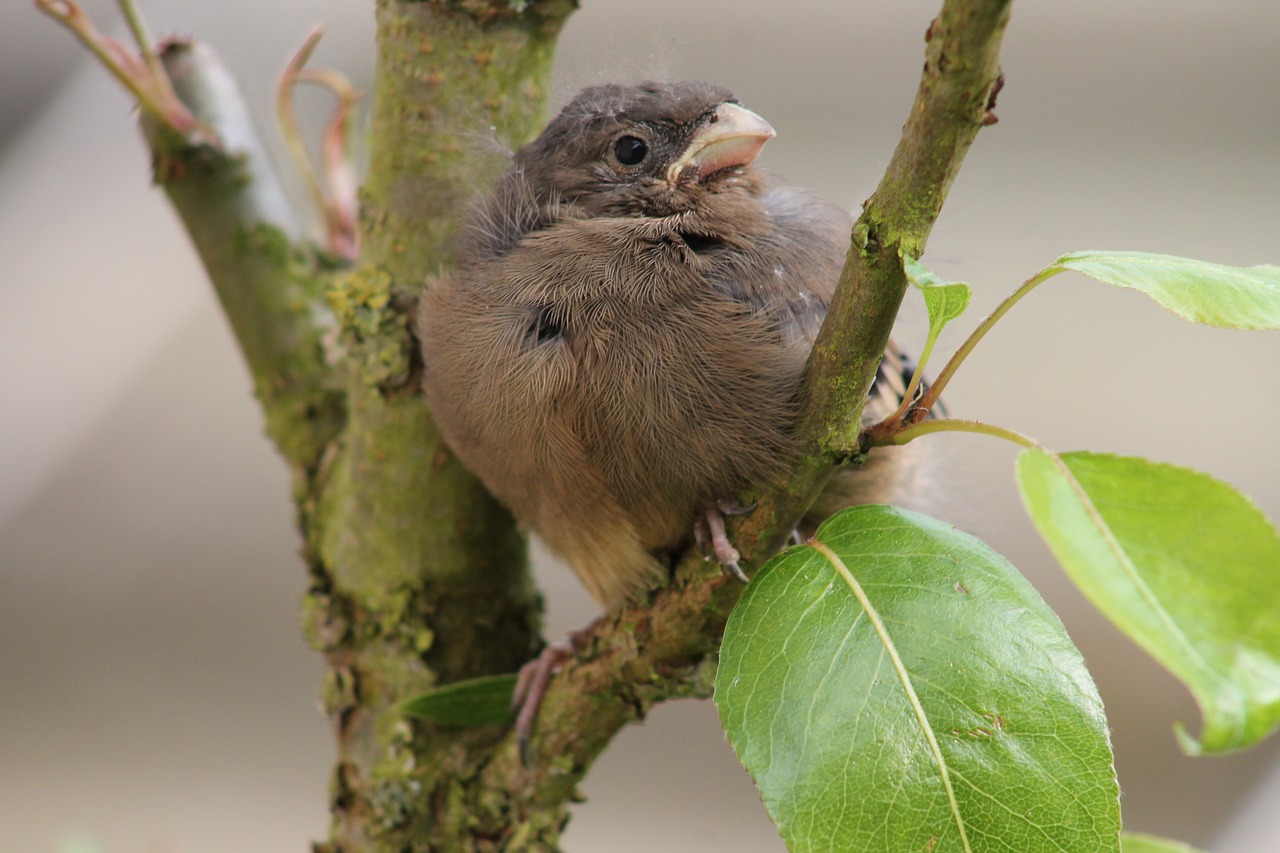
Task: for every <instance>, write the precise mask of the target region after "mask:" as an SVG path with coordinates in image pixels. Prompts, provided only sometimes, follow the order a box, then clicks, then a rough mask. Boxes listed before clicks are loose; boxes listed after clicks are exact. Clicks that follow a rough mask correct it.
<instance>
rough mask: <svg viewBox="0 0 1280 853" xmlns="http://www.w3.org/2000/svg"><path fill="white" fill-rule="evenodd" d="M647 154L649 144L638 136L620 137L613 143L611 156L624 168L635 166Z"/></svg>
mask: <svg viewBox="0 0 1280 853" xmlns="http://www.w3.org/2000/svg"><path fill="white" fill-rule="evenodd" d="M648 153H649V143H647V142H645V141H644V140H643V139H641V138H640V137H638V136H620V137H618V141H617V142H615V143H613V156H615V157H617V158H618V162H619V163H621V164H622V165H624V166H635V165H636V164H638V163H639V162H640V161H642V160H644V158H645V155H646V154H648Z"/></svg>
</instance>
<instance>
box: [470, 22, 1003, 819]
mask: <svg viewBox="0 0 1280 853" xmlns="http://www.w3.org/2000/svg"><path fill="white" fill-rule="evenodd" d="M1010 2H1011V0H946V2H945V3H944V4H943V8H942V12H941V14H940V15H939V17H938V19H937V20H936V21H934V23H933V25H932V26H931V27H930V30H929V38H928V49H927V57H926V64H925V69H924V73H923V76H922V79H921V82H920V88H919V90H918V92H917V94H916V100H915V103H914V105H913V106H912V110H911V115H910V117H909V118H908V120H907V124H906V126H905V128H904V129H903V134H902V139H901V141H900V142H899V145H898V148H897V150H896V151H895V152H894V155H893V159H892V160H891V162H890V164H889V167H888V169H887V170H886V172H885V176H884V178H883V180H882V181H881V183H880V187H879V188H878V189H877V190H876V193H875V194H874V195H873V196H872V197H871V199H870V200H869V201H868V202H867V204H866V206H865V207H864V210H863V213H862V216H861V217H860V218H859V220H858V222H857V224H856V226H855V228H854V233H853V237H854V245H853V247H852V248H851V250H850V252H849V256H848V259H847V260H846V263H845V268H844V271H843V274H842V276H841V281H840V285H839V289H838V291H837V293H836V298H835V300H834V301H833V303H832V306H831V310H830V312H829V314H828V316H827V320H826V322H825V324H824V326H823V329H822V333H821V335H820V336H819V339H818V343H817V346H816V347H815V349H814V353H813V355H812V356H811V358H810V362H809V369H808V379H807V390H808V397H807V415H806V426H807V430H806V432H807V435H808V436H809V445H810V447H811V452H810V454H809V457H808V458H807V459H806V460H805V462H804V464H803V465H802V466H801V467H800V468H799V469H798V470H797V471H796V472H795V474H794V475H793V476H792V477H791V478H790V479H789V480H788V481H787V482H785V483H784V484H782V485H781V486H779V488H778V490H777V491H775V492H774V493H771V494H768V495H765V496H763V497H762V498H761V499H760V501H759V507H758V509H757V510H756V512H755V513H754V514H753V515H752V516H750V517H749V518H748V519H747V520H746V521H745V522H744V523H743V524H742V525H740V526H739V528H738V529H737V531H736V541H737V545H738V547H739V549H740V550H742V551H743V553H744V555H745V556H746V557H747V558H748V560H749V561H750V562H753V563H758V562H759V561H760V560H762V559H763V558H765V557H766V556H768V555H769V554H770V553H772V552H773V551H774V550H775V549H776V548H777V547H778V545H779V544H780V543H781V542H782V541H783V539H784V537H785V536H786V535H787V533H789V532H790V530H791V529H792V528H793V527H794V525H795V523H796V521H797V520H798V519H799V518H800V516H801V515H802V514H803V513H804V511H805V510H806V509H807V507H808V506H809V504H810V503H811V502H812V499H813V497H814V496H815V495H816V494H817V493H818V491H820V490H821V488H822V485H823V484H824V483H825V482H826V480H827V479H828V478H829V476H830V475H831V473H832V471H833V470H834V468H835V467H836V465H837V464H838V463H839V462H840V461H841V460H840V459H839V458H838V457H839V451H840V449H842V448H844V447H847V446H851V445H849V444H847V443H846V439H847V437H848V436H850V435H853V436H856V435H857V431H858V428H859V423H860V417H861V412H862V406H863V403H864V401H865V400H866V395H867V390H868V388H870V385H871V382H872V380H873V378H874V376H875V371H876V367H877V365H878V364H879V361H880V357H881V354H882V353H883V352H884V346H885V343H886V342H887V341H888V337H889V332H890V330H891V328H892V325H893V320H894V317H895V315H896V314H897V309H898V305H899V303H900V302H901V299H902V295H903V292H904V290H905V288H906V281H905V279H904V277H903V274H902V267H901V263H900V261H899V252H900V251H901V252H908V253H911V254H917V253H918V252H919V251H920V250H921V248H922V247H923V246H924V243H925V240H926V238H927V237H928V235H929V231H930V230H931V228H932V227H933V223H934V221H935V220H936V219H937V216H938V213H939V211H940V210H941V207H942V202H943V200H944V198H945V197H946V193H947V190H948V189H949V188H950V186H951V183H952V181H953V180H954V178H955V175H956V173H957V172H958V171H959V168H960V163H961V161H962V160H963V159H964V155H965V152H966V151H967V150H968V148H969V145H970V143H971V142H972V141H973V139H974V137H975V136H976V135H977V132H978V130H979V129H980V128H981V127H982V126H984V125H985V124H990V123H991V119H990V118H989V109H990V107H991V106H992V104H991V98H992V93H993V91H994V90H995V89H996V86H997V80H998V78H999V66H998V55H999V49H1000V42H1001V38H1002V36H1003V33H1004V27H1005V24H1006V22H1007V20H1008V15H1009V6H1010ZM741 589H742V588H741V586H740V585H739V584H738V583H737V582H736V581H733V580H731V579H728V578H727V577H725V576H723V575H722V574H721V573H720V572H719V571H718V569H716V568H708V567H707V566H706V565H704V564H703V563H702V561H701V559H699V558H697V557H692V556H690V557H686V559H685V561H684V563H683V564H682V566H681V569H680V571H679V572H678V573H677V578H676V580H675V582H674V583H672V584H671V585H670V586H669V587H667V588H664V589H662V590H660V591H658V592H656V593H654V594H653V595H652V596H651V598H650V599H649V600H648V601H646V602H644V603H642V604H640V605H637V606H634V607H628V608H625V609H623V610H621V611H619V612H616V613H614V614H611V616H610V617H609V618H607V619H605V620H603V621H601V622H600V623H599V624H598V625H597V626H596V628H595V630H594V631H593V639H592V640H590V641H589V642H588V643H587V650H586V652H585V653H584V654H582V655H581V656H580V657H579V659H578V660H577V661H576V662H575V663H573V664H570V665H569V666H568V667H567V668H566V670H565V671H564V672H563V673H562V674H561V675H560V676H559V677H558V678H556V679H555V680H554V681H553V682H552V685H551V688H550V690H549V691H548V694H547V697H546V700H545V702H544V704H543V711H542V716H541V718H540V722H539V726H538V731H539V735H538V738H537V740H536V741H535V747H536V750H537V753H538V755H539V756H541V757H542V759H541V760H542V762H543V766H541V767H539V768H537V769H535V770H533V771H530V772H529V773H523V774H522V773H520V772H518V760H517V758H516V757H515V750H514V745H512V744H508V746H507V748H506V750H505V752H503V753H501V754H500V757H499V759H498V761H496V762H495V764H494V765H493V767H491V768H490V771H491V778H492V781H493V784H495V785H499V786H503V787H506V788H507V789H510V790H513V792H514V794H515V795H516V796H517V797H518V798H520V799H521V800H523V801H524V802H527V803H529V804H538V803H540V802H542V801H543V800H544V798H547V797H556V796H560V795H562V793H563V791H564V789H565V788H566V786H571V785H572V784H573V783H574V782H576V781H577V779H578V778H580V776H581V774H582V773H584V772H585V769H586V768H587V767H588V766H589V765H590V763H591V761H592V760H593V759H594V758H595V756H596V755H597V754H598V753H599V752H600V750H601V749H603V747H604V745H605V744H607V743H608V741H609V739H610V738H611V737H612V736H613V734H614V733H615V732H616V731H617V729H618V728H620V727H621V726H622V725H624V724H625V723H626V722H628V721H630V720H632V719H635V718H636V717H637V716H639V715H641V714H642V713H643V712H644V711H645V710H646V709H647V708H648V707H649V706H650V705H652V704H653V703H654V702H657V701H661V700H663V699H666V698H670V697H673V696H683V695H707V694H708V693H709V692H710V678H711V672H713V671H714V667H713V665H712V664H711V661H713V660H714V658H713V655H714V653H715V651H716V650H717V649H718V647H719V642H720V636H721V634H722V633H723V630H724V624H725V621H726V620H727V618H728V614H729V611H730V610H731V609H732V607H733V605H734V603H735V602H736V601H737V598H738V596H739V595H740V594H741Z"/></svg>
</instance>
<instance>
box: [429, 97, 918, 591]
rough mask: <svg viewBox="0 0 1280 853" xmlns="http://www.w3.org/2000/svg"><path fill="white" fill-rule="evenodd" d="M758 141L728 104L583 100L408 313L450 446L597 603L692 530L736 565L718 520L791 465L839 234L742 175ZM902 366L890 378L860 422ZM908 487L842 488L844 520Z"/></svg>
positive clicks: (474, 215) (798, 193)
mask: <svg viewBox="0 0 1280 853" xmlns="http://www.w3.org/2000/svg"><path fill="white" fill-rule="evenodd" d="M773 136H774V130H773V128H772V127H770V126H769V124H768V123H767V122H766V121H765V120H764V119H762V118H760V117H759V116H758V115H756V114H755V113H753V112H751V111H750V110H747V109H746V108H744V107H743V106H741V105H740V104H739V103H738V101H737V100H736V99H735V98H734V96H733V95H732V93H730V92H729V91H728V90H726V89H724V88H721V87H719V86H714V85H710V84H706V83H693V82H686V83H642V84H640V85H635V86H622V85H607V86H596V87H592V88H589V89H586V90H585V91H583V92H582V93H581V94H579V95H578V96H577V97H576V98H574V99H573V100H572V101H571V102H570V103H569V104H568V105H567V106H566V107H565V108H564V109H563V111H561V113H560V114H559V115H558V116H557V117H556V118H555V119H554V120H553V121H552V122H551V123H550V124H549V125H548V126H547V128H546V130H545V131H544V132H543V133H542V135H541V136H540V137H539V138H538V139H537V140H535V141H534V142H532V143H530V144H529V145H526V146H525V147H524V148H522V149H520V151H519V152H517V153H516V155H515V162H514V164H513V165H512V166H511V168H510V170H509V171H507V173H506V174H505V175H504V176H503V177H502V178H501V180H500V181H499V183H498V185H497V187H496V188H495V189H494V190H493V191H492V192H491V193H490V194H489V196H488V197H487V198H486V199H485V200H484V201H483V202H482V203H480V204H479V205H478V207H476V208H475V209H474V210H473V211H472V212H471V214H470V216H469V218H468V219H467V220H466V223H465V227H464V230H463V234H462V237H461V242H460V246H459V248H458V252H457V264H456V266H455V268H454V269H453V270H452V271H450V272H448V273H446V274H443V275H441V276H440V277H438V278H437V279H435V280H434V281H432V282H430V283H429V285H428V287H427V290H426V293H425V296H424V298H423V299H422V303H421V308H420V313H419V326H418V330H419V334H420V337H421V339H422V347H423V358H424V362H425V388H426V393H427V397H428V400H429V403H430V406H431V410H432V412H433V413H434V415H435V417H436V419H437V421H438V422H439V425H440V428H441V430H442V431H443V433H444V436H445V438H446V439H447V440H448V442H449V444H450V445H451V446H452V447H453V449H454V450H455V451H456V452H457V454H458V456H459V457H461V459H462V460H463V462H464V463H465V464H466V465H467V466H468V467H469V468H470V469H471V470H472V471H474V472H475V473H476V474H477V475H478V476H479V477H480V479H481V480H482V481H483V482H484V483H485V485H486V486H487V487H488V488H489V490H490V491H492V492H493V494H494V495H496V496H497V497H498V499H499V500H501V501H502V502H503V503H505V504H506V505H507V507H509V508H510V510H511V511H512V512H513V513H514V514H515V516H516V518H517V519H519V520H520V521H521V522H522V523H523V524H524V525H526V526H528V527H529V528H532V529H533V530H534V531H536V532H537V533H538V534H539V535H540V536H541V537H542V538H543V539H544V540H545V541H546V543H547V545H548V546H550V548H551V549H552V550H553V551H555V552H556V553H557V554H559V555H560V556H561V557H563V558H564V560H565V561H566V562H567V563H568V564H569V566H570V567H571V568H572V569H573V570H574V572H576V573H577V575H578V577H579V578H580V579H581V580H582V582H583V583H584V584H585V585H586V587H587V589H588V590H589V591H590V592H591V594H592V596H594V597H595V599H596V601H597V602H599V603H600V605H601V606H602V607H610V606H613V605H616V604H618V603H619V602H621V601H622V600H624V599H625V598H626V597H627V596H628V594H630V593H633V592H635V591H637V590H639V589H642V588H644V587H645V586H646V585H647V584H651V583H654V582H655V581H656V580H658V579H660V578H662V577H663V574H664V569H663V567H664V559H663V558H664V556H665V555H667V554H670V553H673V552H676V551H679V550H680V549H682V548H684V547H685V546H687V544H688V543H689V542H690V541H691V539H692V534H693V533H694V531H695V528H701V529H702V530H703V531H705V532H709V533H710V534H711V538H712V539H713V540H714V541H715V545H716V553H717V555H718V556H719V557H720V558H721V560H722V561H723V562H725V563H732V561H733V560H734V559H736V554H735V553H734V552H733V550H732V547H731V546H730V545H729V544H728V542H727V540H725V539H724V535H723V517H722V515H721V510H722V509H726V508H729V507H732V506H733V505H734V503H735V502H736V499H737V498H738V496H740V495H741V494H743V493H744V491H748V490H751V489H753V488H758V487H762V486H767V485H768V484H769V483H770V482H771V481H773V480H775V479H776V478H777V477H779V476H781V475H783V474H784V473H785V472H786V471H787V469H788V466H789V465H790V464H791V462H792V460H793V459H794V458H795V456H796V453H797V451H798V448H797V446H796V439H795V432H796V430H795V427H796V419H797V414H798V392H797V389H798V386H799V382H800V377H801V373H802V371H803V368H804V364H805V360H806V358H807V357H808V354H809V350H810V348H811V347H812V345H813V340H814V337H815V336H816V335H817V332H818V327H819V325H820V324H821V322H822V318H823V316H824V314H825V313H826V309H827V304H828V301H829V300H830V297H831V294H832V289H833V288H834V286H835V283H836V280H837V278H838V276H839V272H840V267H841V265H842V264H843V262H844V256H845V252H846V251H847V249H848V246H849V235H850V228H851V226H852V223H853V220H852V217H851V216H850V214H849V213H848V212H846V211H844V210H841V209H839V208H837V207H833V206H831V205H828V204H825V203H823V202H821V201H819V200H818V199H817V198H815V197H814V196H813V195H812V194H811V193H809V192H808V191H806V190H802V189H797V188H795V187H790V186H787V185H785V184H783V183H781V182H780V181H779V180H777V179H776V178H774V177H773V176H771V175H769V174H767V173H766V172H763V171H761V170H760V169H758V168H756V167H755V166H753V163H754V161H755V159H756V155H757V154H758V153H759V152H760V149H761V147H762V146H763V145H764V144H765V142H766V141H767V140H768V139H770V138H772V137H773ZM908 369H909V368H908V367H907V366H906V364H905V360H903V359H901V358H900V357H899V356H897V355H896V352H895V353H894V354H893V356H892V360H889V359H887V360H886V363H885V364H883V365H882V366H881V371H880V377H879V379H878V382H877V386H878V387H877V388H876V389H873V396H872V401H871V402H872V404H873V405H869V406H868V411H869V415H870V416H872V417H876V418H877V419H878V418H879V417H883V416H884V415H885V414H887V413H888V412H889V411H892V408H889V409H888V410H887V411H886V406H887V405H891V406H894V407H896V405H897V403H898V399H899V398H898V397H897V396H895V394H894V393H893V392H892V390H891V388H896V389H897V394H898V395H900V394H901V391H902V387H903V384H904V383H903V379H902V377H903V373H904V371H906V370H908ZM907 375H909V374H907ZM877 452H879V451H877ZM890 455H892V454H890ZM873 460H874V457H873ZM869 467H875V468H876V469H877V470H876V471H874V473H873V472H871V471H869V470H867V469H868V468H869ZM903 467H904V466H901V465H893V464H887V465H886V464H883V463H881V464H877V465H874V466H863V469H862V470H860V471H856V472H852V474H853V479H849V478H841V479H845V481H846V482H845V483H844V484H843V485H842V487H841V489H842V492H843V493H844V494H843V496H842V498H841V502H845V503H847V502H868V501H874V500H881V499H883V498H884V497H885V496H886V495H887V494H888V493H889V492H891V491H892V488H893V486H894V485H895V483H896V482H897V481H898V480H899V479H900V477H899V472H900V471H901V470H902V469H903ZM733 568H734V569H736V564H735V565H733Z"/></svg>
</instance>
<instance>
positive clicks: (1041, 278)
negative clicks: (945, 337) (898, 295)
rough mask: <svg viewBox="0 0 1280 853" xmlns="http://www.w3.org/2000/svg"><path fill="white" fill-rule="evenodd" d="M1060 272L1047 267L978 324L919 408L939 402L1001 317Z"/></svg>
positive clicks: (1052, 267)
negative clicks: (974, 349) (958, 370)
mask: <svg viewBox="0 0 1280 853" xmlns="http://www.w3.org/2000/svg"><path fill="white" fill-rule="evenodd" d="M1060 272H1062V268H1061V267H1058V266H1051V267H1046V268H1045V269H1042V270H1041V271H1040V272H1038V273H1036V274H1035V275H1034V276H1032V277H1031V278H1029V279H1027V280H1026V281H1025V282H1023V284H1022V286H1021V287H1019V288H1018V289H1017V290H1015V291H1014V292H1013V293H1011V294H1009V296H1007V297H1006V298H1005V300H1004V301H1003V302H1001V303H1000V304H999V305H998V306H997V307H996V310H994V311H992V312H991V313H990V314H989V315H988V316H987V318H986V319H985V320H983V321H982V322H981V323H979V324H978V328H976V329H974V330H973V333H972V334H970V335H969V337H968V338H967V339H966V340H965V342H964V343H963V344H961V345H960V348H959V349H958V350H956V351H955V353H954V354H953V355H952V356H951V360H950V361H948V362H947V366H946V367H944V368H942V372H941V373H939V374H938V378H937V379H935V380H934V381H933V384H932V385H931V386H929V390H928V391H926V392H925V394H924V396H923V397H921V398H920V403H919V406H918V408H921V409H924V410H926V411H927V410H928V409H929V407H930V406H932V405H933V404H934V403H936V402H938V397H940V396H941V395H942V389H944V388H946V387H947V383H949V382H950V381H951V377H952V376H953V375H954V374H955V372H956V370H957V369H959V367H960V365H961V364H963V363H964V360H965V359H966V358H968V357H969V353H971V352H973V348H974V347H976V346H977V345H978V341H980V340H982V339H983V337H985V336H986V334H987V332H989V331H991V327H992V326H994V325H995V324H996V323H997V322H999V320H1000V318H1001V317H1003V316H1004V315H1005V314H1007V313H1009V309H1010V308H1012V307H1013V306H1014V305H1017V304H1018V302H1019V301H1020V300H1021V299H1022V297H1024V296H1026V295H1027V294H1028V293H1030V292H1031V291H1033V290H1035V289H1036V287H1038V286H1039V285H1041V284H1042V283H1044V282H1045V281H1048V280H1049V279H1050V278H1053V277H1054V276H1055V275H1057V274H1058V273H1060Z"/></svg>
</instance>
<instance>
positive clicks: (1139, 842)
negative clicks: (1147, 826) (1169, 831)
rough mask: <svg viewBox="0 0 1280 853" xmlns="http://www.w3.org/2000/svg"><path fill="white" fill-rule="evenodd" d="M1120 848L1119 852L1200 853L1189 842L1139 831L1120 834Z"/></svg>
mask: <svg viewBox="0 0 1280 853" xmlns="http://www.w3.org/2000/svg"><path fill="white" fill-rule="evenodd" d="M1120 850H1121V853H1202V851H1200V850H1197V849H1196V848H1194V847H1192V846H1191V845H1190V844H1183V843H1182V842H1181V841H1170V840H1168V839H1167V838H1156V837H1155V836H1154V835H1143V834H1142V833H1140V832H1126V833H1124V834H1122V835H1121V836H1120Z"/></svg>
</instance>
